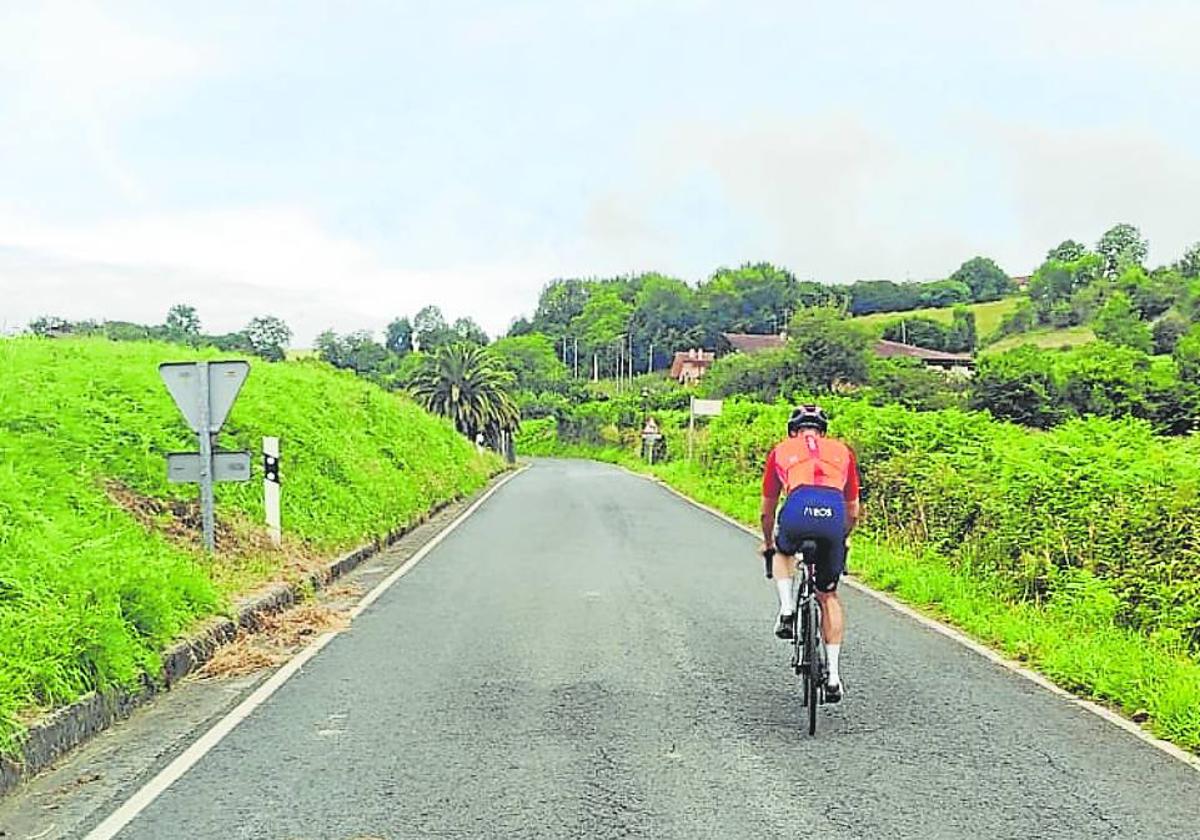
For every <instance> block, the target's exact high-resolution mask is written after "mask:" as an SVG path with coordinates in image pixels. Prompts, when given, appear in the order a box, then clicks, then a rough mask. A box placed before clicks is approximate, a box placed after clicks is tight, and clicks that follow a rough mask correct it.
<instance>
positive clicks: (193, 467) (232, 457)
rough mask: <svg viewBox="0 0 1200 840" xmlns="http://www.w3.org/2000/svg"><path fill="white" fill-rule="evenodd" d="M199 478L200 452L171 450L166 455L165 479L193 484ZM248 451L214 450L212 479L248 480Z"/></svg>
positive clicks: (171, 481) (172, 482)
mask: <svg viewBox="0 0 1200 840" xmlns="http://www.w3.org/2000/svg"><path fill="white" fill-rule="evenodd" d="M199 480H200V453H198V452H172V453H170V454H169V455H167V481H169V482H170V483H171V484H195V483H196V482H198V481H199ZM249 480H250V453H249V452H214V453H213V481H249Z"/></svg>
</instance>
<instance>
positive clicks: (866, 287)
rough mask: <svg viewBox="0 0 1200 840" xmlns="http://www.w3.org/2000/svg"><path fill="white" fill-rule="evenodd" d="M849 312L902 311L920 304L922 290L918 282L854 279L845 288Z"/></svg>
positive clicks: (865, 313)
mask: <svg viewBox="0 0 1200 840" xmlns="http://www.w3.org/2000/svg"><path fill="white" fill-rule="evenodd" d="M847 292H848V293H849V295H850V312H851V314H854V315H869V314H870V313H872V312H904V311H906V310H909V309H916V308H917V307H918V306H920V305H921V300H922V290H921V288H920V284H918V283H905V284H903V285H901V284H899V283H893V282H892V281H891V280H856V281H855V282H853V283H851V284H850V286H849V287H848V289H847Z"/></svg>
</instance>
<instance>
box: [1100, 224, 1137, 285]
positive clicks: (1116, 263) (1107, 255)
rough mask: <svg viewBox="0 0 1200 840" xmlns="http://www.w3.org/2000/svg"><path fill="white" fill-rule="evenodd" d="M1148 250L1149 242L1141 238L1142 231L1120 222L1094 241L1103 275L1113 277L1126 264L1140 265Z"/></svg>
mask: <svg viewBox="0 0 1200 840" xmlns="http://www.w3.org/2000/svg"><path fill="white" fill-rule="evenodd" d="M1149 250H1150V243H1149V242H1147V241H1146V240H1145V239H1142V232H1141V231H1140V230H1138V229H1137V228H1136V227H1134V226H1133V225H1130V224H1126V223H1124V222H1122V223H1121V224H1118V225H1113V226H1112V227H1111V228H1109V229H1108V230H1106V231H1105V232H1104V235H1103V236H1101V237H1100V241H1099V242H1097V243H1096V253H1097V254H1099V255H1100V258H1101V260H1102V261H1103V262H1102V267H1103V273H1104V276H1105V277H1110V278H1115V277H1117V275H1119V274H1120V273H1121V272H1122V271H1124V270H1125V268H1126V267H1127V266H1130V265H1141V264H1142V263H1143V262H1144V261H1145V259H1146V254H1147V253H1148V252H1149Z"/></svg>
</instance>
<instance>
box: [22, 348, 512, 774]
mask: <svg viewBox="0 0 1200 840" xmlns="http://www.w3.org/2000/svg"><path fill="white" fill-rule="evenodd" d="M215 352H216V351H195V350H189V349H185V348H182V347H180V346H178V345H168V344H161V343H143V342H122V343H116V342H112V341H110V340H107V339H104V338H85V339H71V340H58V341H49V340H43V339H29V338H21V339H6V340H0V371H3V387H2V388H0V751H2V752H8V751H10V750H11V749H12V747H13V744H14V738H15V737H16V736H17V733H18V732H19V728H20V723H21V721H24V720H28V719H29V716H30V715H32V714H35V713H37V712H38V711H40V710H45V709H48V708H52V707H55V706H58V705H61V704H65V703H68V702H71V701H72V700H75V699H76V698H78V697H79V696H81V695H82V694H84V693H86V692H88V691H90V690H93V689H98V688H105V687H109V686H114V685H126V686H129V685H135V684H137V683H138V681H139V680H141V679H142V678H143V677H144V676H146V675H153V674H155V673H157V671H158V669H159V667H160V660H159V654H160V652H161V651H162V650H163V648H164V647H165V646H167V645H168V644H169V643H170V642H171V641H172V640H174V639H176V638H177V637H179V636H180V634H182V633H185V632H186V631H188V630H189V629H190V628H192V627H193V626H194V625H195V624H196V622H197V621H199V620H200V619H202V618H204V617H206V616H210V615H212V614H214V613H217V612H220V611H223V610H225V609H227V608H228V607H229V605H230V604H231V599H232V598H233V597H234V596H235V595H238V594H241V593H244V592H246V591H247V590H249V589H252V588H254V587H255V586H257V585H259V584H261V583H263V582H265V581H268V580H272V579H280V578H287V577H289V576H290V575H294V574H295V573H296V571H297V569H298V568H301V569H302V568H311V567H312V565H313V564H315V563H317V562H319V561H320V559H321V558H323V557H324V558H326V559H327V558H328V555H329V554H331V553H333V552H336V551H338V550H341V549H345V548H348V547H352V546H356V545H359V544H361V543H363V542H366V541H369V540H371V539H374V538H377V537H382V536H383V535H385V534H386V533H388V532H389V531H392V530H394V529H397V528H401V527H404V526H407V525H411V524H414V523H416V522H417V521H419V520H420V519H422V518H423V517H424V516H425V515H426V514H427V513H428V512H429V510H430V509H431V508H433V507H435V506H437V505H439V504H441V503H443V502H445V501H448V500H450V499H452V498H454V497H456V496H459V495H462V494H465V493H469V492H471V491H473V490H475V489H476V488H478V487H480V486H482V485H483V484H484V483H485V482H486V481H487V479H488V477H489V476H490V475H492V474H494V473H495V472H496V471H498V470H499V469H501V467H502V463H501V461H500V459H499V458H497V457H495V456H494V455H490V454H482V455H481V454H479V453H477V452H476V449H475V447H474V446H472V445H471V444H470V443H469V442H468V441H467V440H466V439H465V438H464V437H462V436H461V435H460V434H458V433H457V432H456V431H455V429H454V428H453V426H452V425H451V424H450V423H448V422H446V421H444V420H441V419H437V418H434V417H431V416H430V415H429V414H427V413H426V412H425V411H424V410H422V409H421V408H419V407H418V406H417V405H416V404H414V403H413V402H411V401H410V400H407V399H404V398H401V397H398V396H396V395H394V394H389V393H387V392H385V391H384V390H381V389H380V388H377V387H375V386H373V385H371V384H369V383H367V382H364V381H363V380H361V379H358V378H356V377H354V376H352V375H350V374H347V373H339V372H337V371H334V370H332V369H330V368H329V367H328V366H327V365H325V364H323V363H319V362H316V361H308V362H298V363H286V364H269V363H266V362H255V363H254V364H253V366H252V371H251V374H250V378H249V380H248V381H247V383H246V386H245V388H244V390H243V392H242V395H241V397H240V398H239V400H238V402H237V403H236V405H235V406H234V409H233V412H232V414H231V415H230V418H229V421H228V423H227V425H226V430H225V431H224V432H223V433H222V435H221V437H220V445H221V447H222V448H224V449H230V450H236V449H247V450H250V451H251V452H252V453H254V454H255V457H257V453H258V452H259V451H260V447H261V439H262V436H264V435H273V436H279V437H281V438H282V441H283V462H282V476H283V482H284V485H283V488H284V489H283V521H284V529H285V533H286V535H287V543H286V545H285V550H284V551H283V552H277V551H275V550H273V549H272V548H271V547H270V545H269V544H268V543H267V542H266V540H265V539H264V537H263V534H262V529H261V527H260V525H259V523H261V522H262V520H263V510H262V501H261V499H262V489H261V480H260V479H261V476H260V475H259V474H258V471H257V470H255V473H256V480H255V481H253V482H251V483H249V484H220V485H218V486H217V518H218V522H219V529H218V541H219V543H220V549H221V550H220V551H219V552H218V554H217V555H216V556H214V557H212V558H210V557H208V556H206V555H205V554H204V553H203V552H201V551H200V550H199V548H198V544H199V539H198V534H197V528H198V514H197V505H196V501H195V500H196V488H195V487H194V486H191V485H183V486H174V485H168V484H167V482H166V468H165V464H164V455H165V453H167V452H172V451H191V450H194V449H195V446H196V441H195V437H194V436H193V435H192V434H191V433H190V432H189V431H188V430H187V428H186V426H185V425H184V423H183V421H182V418H181V417H180V416H179V415H178V412H177V409H176V408H175V406H174V404H173V403H172V401H171V399H170V397H169V396H168V394H167V392H166V390H165V389H164V388H163V386H162V384H161V382H160V381H159V379H158V374H157V370H156V368H157V365H158V364H159V363H160V362H162V361H167V360H173V361H175V360H183V359H189V358H197V357H199V356H201V355H205V354H211V353H215Z"/></svg>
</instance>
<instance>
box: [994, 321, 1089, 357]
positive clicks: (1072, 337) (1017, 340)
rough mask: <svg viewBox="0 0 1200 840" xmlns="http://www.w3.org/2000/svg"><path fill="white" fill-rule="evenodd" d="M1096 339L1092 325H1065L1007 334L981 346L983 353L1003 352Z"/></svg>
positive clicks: (1061, 345)
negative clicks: (1026, 347) (1024, 347)
mask: <svg viewBox="0 0 1200 840" xmlns="http://www.w3.org/2000/svg"><path fill="white" fill-rule="evenodd" d="M1095 340H1096V334H1095V333H1094V332H1092V328H1091V327H1063V328H1062V329H1058V330H1054V329H1044V330H1032V331H1030V332H1024V333H1017V334H1015V335H1010V336H1006V337H1005V338H1002V339H1000V340H999V341H997V342H996V343H995V344H989V345H988V346H986V347H983V348H980V352H981V353H985V354H986V353H1003V352H1004V351H1005V350H1012V349H1013V348H1014V347H1022V346H1024V345H1026V344H1032V345H1034V346H1035V347H1041V348H1044V349H1047V350H1058V349H1061V348H1063V347H1077V346H1079V345H1080V344H1087V343H1089V342H1092V341H1095Z"/></svg>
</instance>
